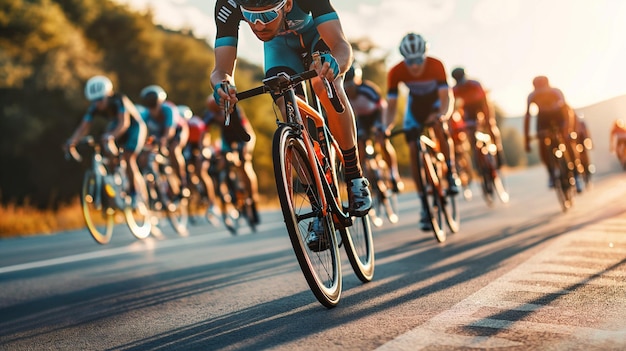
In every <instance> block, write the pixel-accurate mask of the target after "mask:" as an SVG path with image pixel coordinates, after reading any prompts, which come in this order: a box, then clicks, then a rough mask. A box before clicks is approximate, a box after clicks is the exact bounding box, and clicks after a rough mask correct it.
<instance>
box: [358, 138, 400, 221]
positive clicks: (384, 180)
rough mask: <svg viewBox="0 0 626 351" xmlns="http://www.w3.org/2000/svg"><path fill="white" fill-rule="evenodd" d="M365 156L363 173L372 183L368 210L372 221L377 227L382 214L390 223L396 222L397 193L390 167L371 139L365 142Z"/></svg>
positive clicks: (381, 219) (397, 218)
mask: <svg viewBox="0 0 626 351" xmlns="http://www.w3.org/2000/svg"><path fill="white" fill-rule="evenodd" d="M365 158H366V160H365V169H364V170H363V173H364V174H365V175H366V176H367V178H368V179H369V181H370V184H371V185H372V209H371V210H370V217H371V219H372V223H373V224H374V225H375V226H377V227H380V226H382V225H383V216H384V217H386V218H387V220H388V221H389V222H390V223H398V220H399V217H398V194H397V193H396V192H394V189H393V188H394V185H393V179H392V176H391V168H390V167H389V165H388V164H387V162H385V160H384V159H383V157H382V155H380V153H379V152H378V151H377V150H376V147H375V145H374V144H373V143H372V141H371V140H367V142H366V145H365Z"/></svg>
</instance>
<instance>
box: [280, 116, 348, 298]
mask: <svg viewBox="0 0 626 351" xmlns="http://www.w3.org/2000/svg"><path fill="white" fill-rule="evenodd" d="M272 156H273V160H274V175H275V178H276V188H277V192H278V198H279V200H280V205H281V209H282V212H283V216H284V219H285V225H286V227H287V232H288V234H289V238H290V241H291V245H292V247H293V250H294V253H295V255H296V258H297V260H298V264H299V265H300V268H301V270H302V273H303V275H304V277H305V279H306V282H307V284H308V285H309V288H310V289H311V291H312V292H313V294H314V295H315V297H316V298H317V300H318V301H319V302H320V303H321V304H322V305H323V306H325V307H326V308H332V307H335V306H336V305H337V304H338V303H339V300H340V298H341V285H342V277H341V267H340V264H341V262H340V255H339V249H338V245H337V239H336V236H335V235H334V233H335V229H334V223H333V220H332V214H331V212H330V211H329V212H327V215H326V216H325V217H323V218H322V221H323V226H324V228H325V232H326V233H327V234H328V237H327V240H329V241H330V245H329V248H328V249H326V250H319V251H317V252H315V251H312V250H311V249H310V248H309V247H308V245H307V237H308V228H309V224H310V223H312V221H313V220H314V219H315V218H317V217H316V216H317V213H319V212H320V211H319V200H317V199H318V195H317V193H318V189H317V188H316V187H315V186H314V185H313V182H314V181H313V169H312V168H311V165H310V163H309V161H308V154H307V151H306V149H305V146H304V144H303V141H302V139H301V137H299V136H298V132H296V131H292V128H291V127H289V126H287V125H282V126H279V128H278V129H277V130H276V132H275V134H274V139H273V144H272ZM311 201H313V203H311ZM315 201H318V202H317V203H315ZM316 207H317V208H316ZM322 241H323V240H322Z"/></svg>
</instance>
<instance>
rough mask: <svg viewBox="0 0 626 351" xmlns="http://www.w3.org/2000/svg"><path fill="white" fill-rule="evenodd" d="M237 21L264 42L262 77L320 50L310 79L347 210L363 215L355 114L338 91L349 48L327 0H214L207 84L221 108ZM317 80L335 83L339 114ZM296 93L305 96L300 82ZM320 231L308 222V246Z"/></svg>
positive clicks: (364, 190)
mask: <svg viewBox="0 0 626 351" xmlns="http://www.w3.org/2000/svg"><path fill="white" fill-rule="evenodd" d="M242 21H243V22H245V23H247V24H248V25H249V26H250V29H251V30H252V32H253V33H254V34H255V35H256V37H257V38H258V39H259V40H261V41H263V45H264V56H265V57H264V59H265V74H266V76H267V77H271V76H274V75H276V74H277V73H280V72H285V73H287V74H296V73H301V72H303V71H306V70H308V69H311V68H312V66H313V65H308V64H307V66H306V67H305V64H304V62H303V58H306V57H310V56H311V54H312V53H313V52H320V53H321V59H322V62H323V64H322V65H321V67H315V69H317V73H318V76H319V78H317V79H313V80H312V83H313V86H314V87H313V88H314V90H315V92H316V95H317V96H318V97H319V99H320V102H321V103H322V105H323V106H324V109H325V110H326V112H327V114H328V126H329V128H330V131H331V133H332V134H333V136H334V137H335V139H336V140H337V142H338V143H339V147H340V148H341V150H342V153H343V157H344V161H345V166H346V168H345V180H346V183H347V185H348V189H347V190H348V198H349V201H350V208H349V211H350V213H351V214H352V215H354V216H365V215H366V214H367V213H368V212H369V209H370V208H371V206H372V198H371V196H370V190H369V182H368V181H367V179H366V178H365V177H363V174H362V170H361V166H360V163H359V154H358V151H357V143H356V140H357V138H356V128H355V120H354V114H353V112H352V109H351V108H349V102H348V98H347V97H346V95H345V92H344V89H343V74H344V73H345V72H346V71H347V70H348V68H350V64H351V63H352V59H353V56H352V47H351V46H350V43H349V42H348V40H347V39H346V36H345V35H344V33H343V29H342V27H341V22H340V21H339V16H338V15H337V12H336V11H335V9H334V8H333V6H332V5H331V3H330V0H217V2H216V4H215V23H216V25H217V34H216V40H215V68H214V70H213V72H212V73H211V83H212V84H213V86H214V87H215V89H214V94H213V96H214V97H215V101H217V102H218V104H219V105H220V106H221V107H224V106H225V102H224V100H228V101H229V102H230V104H229V105H230V106H231V108H233V106H234V104H235V103H236V102H237V96H236V89H235V86H234V84H235V82H234V78H233V72H234V69H235V63H236V60H237V40H238V33H239V24H240V22H242ZM303 55H304V56H303ZM321 78H325V79H327V80H328V81H330V82H332V83H333V84H334V85H335V87H336V92H337V96H338V98H339V99H340V101H341V102H342V103H343V105H344V106H346V107H347V108H345V110H344V112H342V113H337V112H336V111H335V110H334V109H333V107H332V104H331V102H330V100H329V98H328V96H327V94H326V92H325V86H324V83H323V81H322V79H321ZM224 82H227V83H228V84H229V89H228V94H227V93H226V92H224V91H223V90H222V89H220V87H221V86H222V83H224ZM297 93H298V94H299V95H304V91H303V89H302V87H301V86H300V89H299V91H298V92H297ZM274 98H275V99H276V100H277V102H278V106H283V104H282V103H281V102H282V99H283V98H282V97H279V96H275V97H274ZM281 112H282V111H281ZM283 115H284V113H283ZM324 235H325V231H324V228H323V225H321V221H320V220H319V219H318V220H315V221H313V222H312V228H311V230H310V232H309V237H310V240H309V242H308V244H309V247H311V248H313V247H320V246H319V245H320V243H323V242H324V240H323V236H324ZM321 247H325V246H321Z"/></svg>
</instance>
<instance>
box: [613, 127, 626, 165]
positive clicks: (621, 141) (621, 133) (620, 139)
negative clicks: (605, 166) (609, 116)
mask: <svg viewBox="0 0 626 351" xmlns="http://www.w3.org/2000/svg"><path fill="white" fill-rule="evenodd" d="M625 148H626V122H625V121H624V120H623V119H621V118H618V119H616V120H614V121H613V126H612V127H611V133H610V136H609V151H610V152H611V153H615V154H617V156H618V158H619V159H620V161H621V160H622V159H623V158H624V155H623V153H624V152H625V151H626V150H625Z"/></svg>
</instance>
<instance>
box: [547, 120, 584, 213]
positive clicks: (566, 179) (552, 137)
mask: <svg viewBox="0 0 626 351" xmlns="http://www.w3.org/2000/svg"><path fill="white" fill-rule="evenodd" d="M538 139H539V142H543V143H544V145H545V146H546V147H547V150H548V159H547V162H548V169H549V170H552V174H551V181H552V183H553V188H554V191H555V193H556V197H557V199H558V201H559V204H560V205H561V209H562V211H563V212H567V211H568V210H569V209H570V208H571V207H572V206H573V204H574V196H575V194H576V192H577V189H576V172H577V169H576V167H575V165H574V160H572V159H571V155H570V153H571V150H570V147H568V144H567V142H566V141H565V139H564V137H563V135H562V134H561V132H560V130H559V127H558V126H557V125H555V123H551V124H550V129H549V131H548V132H547V133H545V134H544V135H541V136H540V137H539V138H538Z"/></svg>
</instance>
